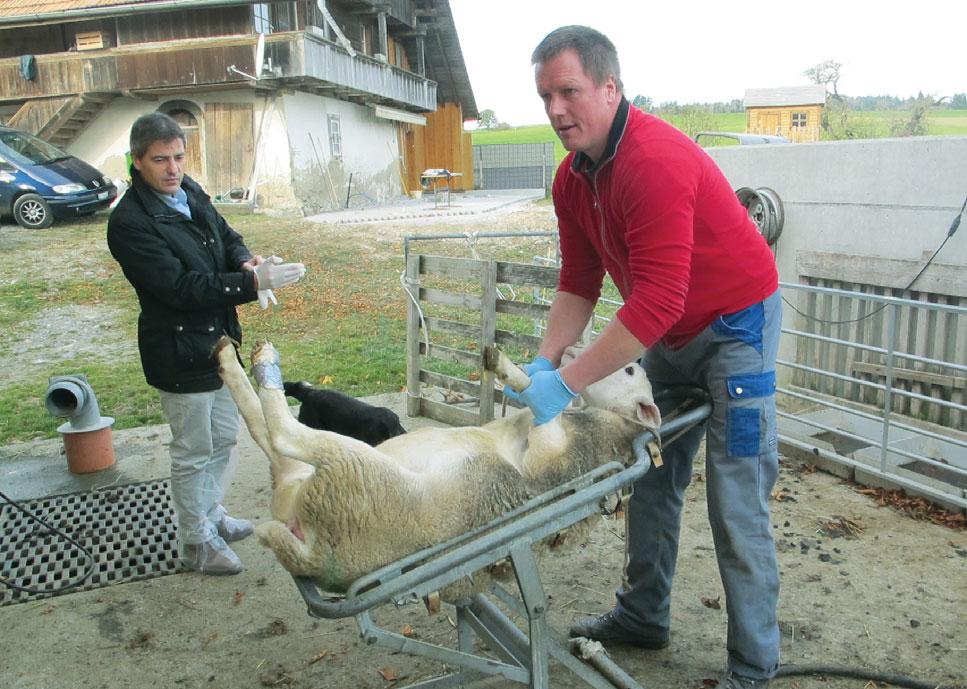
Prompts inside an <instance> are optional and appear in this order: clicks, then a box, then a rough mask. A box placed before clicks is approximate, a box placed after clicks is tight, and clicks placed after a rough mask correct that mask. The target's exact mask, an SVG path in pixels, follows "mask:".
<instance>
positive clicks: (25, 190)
mask: <svg viewBox="0 0 967 689" xmlns="http://www.w3.org/2000/svg"><path fill="white" fill-rule="evenodd" d="M117 195H118V190H117V187H115V186H114V182H112V181H111V179H110V178H108V177H105V176H104V175H103V174H101V173H100V172H99V171H98V170H97V169H96V168H94V167H92V166H90V165H88V164H87V163H85V162H84V161H83V160H80V159H79V158H75V157H74V156H72V155H68V154H67V153H64V152H63V151H62V150H60V149H59V148H57V147H56V146H52V145H50V144H49V143H47V142H46V141H44V140H43V139H39V138H37V137H36V136H33V135H32V134H27V133H26V132H22V131H20V130H17V129H11V128H9V127H0V215H12V216H13V217H14V219H15V220H16V221H17V224H18V225H20V226H21V227H25V228H27V229H32V230H39V229H43V228H45V227H50V226H51V224H52V223H53V222H54V218H55V217H58V218H63V217H68V218H70V217H76V216H78V215H90V214H91V213H93V212H94V211H97V210H100V209H101V208H105V207H106V206H109V205H110V204H111V202H112V201H113V200H114V199H115V198H116V197H117Z"/></svg>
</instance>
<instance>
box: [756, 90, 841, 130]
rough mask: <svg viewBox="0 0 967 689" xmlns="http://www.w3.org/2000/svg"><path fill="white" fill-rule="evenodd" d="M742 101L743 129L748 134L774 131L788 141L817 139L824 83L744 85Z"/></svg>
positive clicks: (821, 115) (824, 98)
mask: <svg viewBox="0 0 967 689" xmlns="http://www.w3.org/2000/svg"><path fill="white" fill-rule="evenodd" d="M744 105H745V116H746V125H745V131H746V132H747V133H749V134H774V135H779V136H784V137H786V138H788V139H790V140H792V141H819V136H820V133H821V131H822V127H821V120H822V117H823V108H824V107H825V106H826V87H825V86H824V85H822V84H812V85H810V86H787V87H784V88H772V89H747V90H746V92H745V99H744Z"/></svg>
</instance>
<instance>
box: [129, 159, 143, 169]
mask: <svg viewBox="0 0 967 689" xmlns="http://www.w3.org/2000/svg"><path fill="white" fill-rule="evenodd" d="M131 164H132V165H134V169H135V170H137V171H138V172H141V159H140V158H134V157H132V158H131Z"/></svg>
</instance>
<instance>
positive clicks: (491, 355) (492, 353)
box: [484, 345, 501, 372]
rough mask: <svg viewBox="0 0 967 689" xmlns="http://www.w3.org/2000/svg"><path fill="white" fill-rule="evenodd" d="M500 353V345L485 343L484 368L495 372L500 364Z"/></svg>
mask: <svg viewBox="0 0 967 689" xmlns="http://www.w3.org/2000/svg"><path fill="white" fill-rule="evenodd" d="M500 355H501V351H500V347H498V346H497V345H487V347H486V348H485V349H484V369H486V370H487V371H493V372H496V371H497V367H498V365H499V364H500Z"/></svg>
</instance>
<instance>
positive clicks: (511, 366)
mask: <svg viewBox="0 0 967 689" xmlns="http://www.w3.org/2000/svg"><path fill="white" fill-rule="evenodd" d="M484 368H485V369H486V370H488V371H492V372H493V374H494V375H495V376H497V380H499V381H500V382H501V384H502V385H504V386H506V387H509V388H510V389H511V390H513V391H514V392H520V391H521V390H523V389H524V388H526V387H527V386H528V385H530V384H531V379H530V378H528V377H527V374H526V373H524V369H522V368H520V367H519V366H517V364H515V363H514V362H513V361H511V360H510V358H509V357H508V356H507V355H506V354H504V353H503V352H502V351H501V350H500V349H499V348H498V347H496V346H495V345H490V346H489V347H487V348H486V349H485V350H484Z"/></svg>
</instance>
